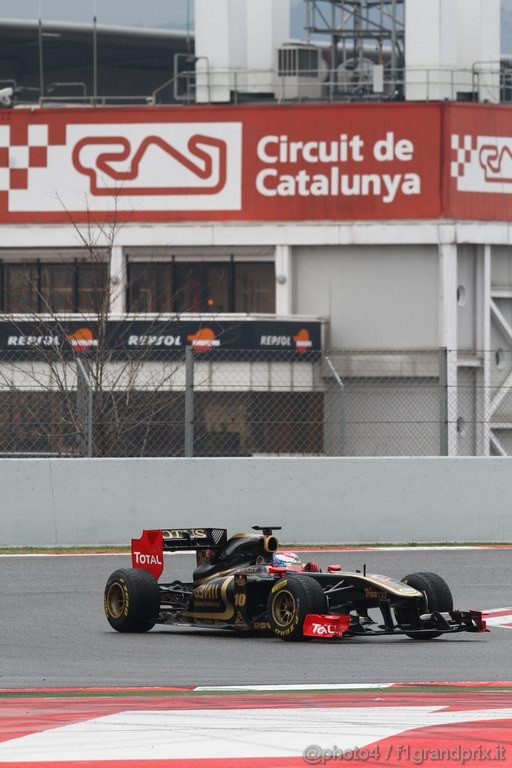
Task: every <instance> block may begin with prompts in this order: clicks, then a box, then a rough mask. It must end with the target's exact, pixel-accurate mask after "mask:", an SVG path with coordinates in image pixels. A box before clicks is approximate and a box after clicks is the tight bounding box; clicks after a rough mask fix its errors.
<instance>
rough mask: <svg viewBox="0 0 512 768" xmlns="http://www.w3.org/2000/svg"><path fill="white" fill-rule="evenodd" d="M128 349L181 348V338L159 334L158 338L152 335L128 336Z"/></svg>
mask: <svg viewBox="0 0 512 768" xmlns="http://www.w3.org/2000/svg"><path fill="white" fill-rule="evenodd" d="M128 346H129V347H181V336H170V335H164V334H161V335H160V336H157V335H153V336H149V335H138V334H132V335H131V336H128Z"/></svg>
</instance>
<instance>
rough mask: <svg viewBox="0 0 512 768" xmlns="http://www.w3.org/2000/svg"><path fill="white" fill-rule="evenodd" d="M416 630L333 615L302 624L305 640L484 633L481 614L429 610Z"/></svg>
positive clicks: (314, 617) (309, 617)
mask: <svg viewBox="0 0 512 768" xmlns="http://www.w3.org/2000/svg"><path fill="white" fill-rule="evenodd" d="M419 618H420V626H419V627H410V628H407V629H403V628H400V627H399V626H397V625H393V626H390V625H389V624H388V625H386V624H382V625H381V624H376V623H375V622H373V621H369V620H367V619H365V618H364V617H363V618H362V617H359V616H350V615H336V614H315V613H309V614H308V615H307V616H306V618H305V620H304V624H303V628H302V634H303V635H304V636H305V637H319V638H332V637H343V636H346V637H356V636H357V637H364V636H367V637H370V636H371V637H375V636H379V635H409V634H411V632H413V633H414V636H415V637H421V634H422V633H425V636H431V635H432V632H433V631H434V632H442V633H443V634H450V633H451V634H453V633H455V632H488V631H489V630H488V629H487V626H486V623H485V620H484V618H483V614H482V613H481V611H450V612H441V611H433V612H432V613H424V614H422V615H421V616H420V617H419Z"/></svg>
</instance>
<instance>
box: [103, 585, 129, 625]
mask: <svg viewBox="0 0 512 768" xmlns="http://www.w3.org/2000/svg"><path fill="white" fill-rule="evenodd" d="M107 607H108V612H109V614H110V616H112V618H113V619H119V618H120V617H121V616H122V615H123V612H124V607H125V597H124V590H123V588H122V586H121V585H120V584H119V583H118V582H117V581H116V582H115V583H114V584H111V585H110V587H109V589H108V592H107Z"/></svg>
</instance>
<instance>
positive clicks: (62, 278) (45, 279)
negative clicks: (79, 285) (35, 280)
mask: <svg viewBox="0 0 512 768" xmlns="http://www.w3.org/2000/svg"><path fill="white" fill-rule="evenodd" d="M74 293H75V265H74V264H42V265H41V310H40V311H41V312H72V311H73V304H74V301H73V298H74Z"/></svg>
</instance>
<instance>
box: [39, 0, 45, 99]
mask: <svg viewBox="0 0 512 768" xmlns="http://www.w3.org/2000/svg"><path fill="white" fill-rule="evenodd" d="M41 4H42V0H39V24H38V47H39V98H40V99H42V98H43V96H44V62H43V12H42V7H41Z"/></svg>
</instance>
